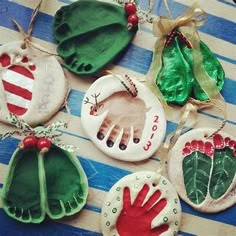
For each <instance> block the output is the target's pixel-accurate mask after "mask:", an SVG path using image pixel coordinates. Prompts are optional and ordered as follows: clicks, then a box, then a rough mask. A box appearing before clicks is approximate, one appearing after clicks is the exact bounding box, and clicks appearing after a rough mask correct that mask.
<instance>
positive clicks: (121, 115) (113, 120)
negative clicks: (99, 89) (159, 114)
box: [85, 91, 150, 150]
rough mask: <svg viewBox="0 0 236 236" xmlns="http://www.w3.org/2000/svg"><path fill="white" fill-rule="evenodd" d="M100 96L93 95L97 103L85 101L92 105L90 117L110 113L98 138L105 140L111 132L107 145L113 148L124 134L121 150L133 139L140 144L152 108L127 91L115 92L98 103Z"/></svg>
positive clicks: (87, 99) (100, 129) (98, 133)
mask: <svg viewBox="0 0 236 236" xmlns="http://www.w3.org/2000/svg"><path fill="white" fill-rule="evenodd" d="M99 95H100V94H94V95H91V96H92V97H93V98H94V99H95V103H92V102H90V101H89V98H88V97H86V100H85V103H90V104H92V106H91V108H90V115H93V116H99V115H101V114H103V113H104V112H106V111H108V113H107V116H106V118H105V119H104V121H103V122H102V124H101V126H100V127H99V129H98V132H97V138H98V139H99V140H103V139H104V138H105V136H106V135H107V134H108V132H109V134H108V138H107V141H106V144H107V146H108V147H112V146H113V145H114V143H115V142H116V139H117V138H118V136H119V135H120V133H121V132H122V138H121V141H120V144H119V148H120V149H121V150H125V149H126V148H127V145H128V143H129V141H130V138H131V137H133V142H134V143H139V142H140V139H141V137H142V133H143V129H144V125H145V122H146V112H148V111H149V109H150V108H147V107H146V104H145V102H144V101H143V100H142V99H140V98H138V97H134V96H132V95H131V94H130V93H129V92H127V91H119V92H115V93H113V94H112V95H111V96H109V97H107V98H106V99H104V100H102V101H100V102H97V98H98V96H99Z"/></svg>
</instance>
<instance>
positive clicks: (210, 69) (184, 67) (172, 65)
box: [156, 30, 225, 105]
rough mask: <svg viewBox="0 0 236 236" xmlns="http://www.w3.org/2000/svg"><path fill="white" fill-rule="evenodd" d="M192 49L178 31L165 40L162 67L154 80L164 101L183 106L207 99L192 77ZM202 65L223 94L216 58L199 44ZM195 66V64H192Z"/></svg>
mask: <svg viewBox="0 0 236 236" xmlns="http://www.w3.org/2000/svg"><path fill="white" fill-rule="evenodd" d="M193 50H197V49H193V48H192V46H191V43H190V41H188V39H187V38H186V37H185V36H184V35H183V34H182V33H181V31H180V30H173V31H172V32H171V33H170V35H168V36H167V37H166V44H165V47H164V49H163V52H162V67H161V69H160V70H159V72H158V74H157V77H156V84H157V85H158V87H159V89H160V91H161V92H162V94H163V96H164V98H165V100H166V101H167V102H168V103H171V104H177V105H184V104H185V103H186V102H187V101H188V99H189V97H193V98H195V99H197V100H200V101H205V100H208V99H209V97H208V96H207V94H206V93H205V92H204V91H203V89H202V88H201V86H200V85H199V83H198V81H197V80H196V78H195V75H194V68H193V63H194V61H193V55H192V52H193ZM200 54H201V55H202V64H203V67H204V70H205V71H206V73H207V74H208V76H209V78H210V79H212V80H213V81H215V83H216V85H217V88H218V90H219V91H220V90H222V88H223V85H224V78H225V73H224V70H223V68H222V66H221V64H220V62H219V61H218V60H217V58H216V56H215V55H214V54H213V53H212V52H211V51H210V49H209V48H208V47H207V45H206V44H204V43H203V42H202V41H201V40H200ZM195 63H196V62H195Z"/></svg>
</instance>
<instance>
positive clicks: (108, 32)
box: [54, 0, 138, 75]
mask: <svg viewBox="0 0 236 236" xmlns="http://www.w3.org/2000/svg"><path fill="white" fill-rule="evenodd" d="M127 24H128V19H127V15H126V13H125V10H124V8H123V7H121V6H118V5H115V4H112V3H108V2H101V1H94V0H80V1H77V2H74V3H72V4H70V5H68V6H63V7H61V8H60V9H59V10H58V11H57V12H56V15H55V18H54V35H55V37H56V39H57V40H58V47H57V52H58V54H59V55H60V56H61V57H62V58H63V59H64V62H65V64H64V66H65V67H66V68H67V69H68V70H70V71H71V72H73V73H75V74H77V75H92V74H94V73H96V72H98V71H99V70H100V69H102V68H103V67H104V66H105V65H107V64H108V63H110V62H111V61H112V60H113V59H114V58H115V57H117V56H118V55H120V54H121V53H122V52H124V50H125V49H126V48H127V46H128V45H129V43H130V42H131V41H132V39H133V37H134V36H135V34H136V32H137V30H138V27H137V26H136V25H135V26H134V27H131V29H128V27H127Z"/></svg>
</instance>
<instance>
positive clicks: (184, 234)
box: [178, 231, 197, 236]
mask: <svg viewBox="0 0 236 236" xmlns="http://www.w3.org/2000/svg"><path fill="white" fill-rule="evenodd" d="M178 234H179V235H181V236H197V235H196V234H189V233H186V232H183V231H179V232H178Z"/></svg>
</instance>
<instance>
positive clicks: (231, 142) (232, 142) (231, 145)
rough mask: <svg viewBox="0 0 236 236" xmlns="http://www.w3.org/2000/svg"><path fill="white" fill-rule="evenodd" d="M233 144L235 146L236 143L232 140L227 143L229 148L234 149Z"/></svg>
mask: <svg viewBox="0 0 236 236" xmlns="http://www.w3.org/2000/svg"><path fill="white" fill-rule="evenodd" d="M235 144H236V142H235V141H234V140H230V141H229V147H230V148H234V146H235Z"/></svg>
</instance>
